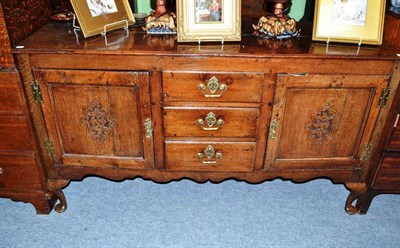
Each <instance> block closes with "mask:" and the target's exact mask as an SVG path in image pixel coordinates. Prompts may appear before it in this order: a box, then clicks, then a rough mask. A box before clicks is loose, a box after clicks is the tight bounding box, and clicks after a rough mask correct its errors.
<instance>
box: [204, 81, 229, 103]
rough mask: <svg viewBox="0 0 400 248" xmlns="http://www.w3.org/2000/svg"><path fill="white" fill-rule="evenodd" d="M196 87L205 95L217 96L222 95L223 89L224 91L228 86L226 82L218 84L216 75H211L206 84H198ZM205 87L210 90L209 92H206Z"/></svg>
mask: <svg viewBox="0 0 400 248" xmlns="http://www.w3.org/2000/svg"><path fill="white" fill-rule="evenodd" d="M198 88H199V90H201V92H202V93H203V95H204V96H205V97H208V98H218V97H220V96H222V93H224V91H226V89H227V88H228V86H227V85H226V84H220V83H219V81H218V79H217V78H216V77H212V78H210V79H209V80H208V82H207V86H206V85H204V84H199V86H198ZM207 88H208V90H209V91H210V94H207V93H206V89H207ZM217 91H218V92H217Z"/></svg>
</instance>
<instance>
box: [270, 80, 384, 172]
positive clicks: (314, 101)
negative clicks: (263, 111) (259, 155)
mask: <svg viewBox="0 0 400 248" xmlns="http://www.w3.org/2000/svg"><path fill="white" fill-rule="evenodd" d="M387 84H388V77H387V76H382V75H379V76H374V75H372V76H356V75H310V76H303V77H296V76H290V75H278V77H277V86H276V94H275V99H274V108H273V114H272V118H271V123H270V133H269V138H268V145H267V154H266V160H265V161H266V167H267V168H276V169H307V168H316V169H352V168H357V167H360V166H361V159H360V158H361V155H362V152H363V150H364V148H366V147H368V145H369V142H370V137H371V135H372V131H373V128H374V125H375V121H376V119H377V116H378V114H379V110H380V108H379V107H378V102H379V98H380V94H381V92H382V90H383V89H385V88H386V87H387Z"/></svg>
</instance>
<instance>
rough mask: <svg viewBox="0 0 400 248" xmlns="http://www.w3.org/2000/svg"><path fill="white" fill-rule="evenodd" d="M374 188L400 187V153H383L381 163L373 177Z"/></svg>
mask: <svg viewBox="0 0 400 248" xmlns="http://www.w3.org/2000/svg"><path fill="white" fill-rule="evenodd" d="M374 188H376V189H399V188H400V153H394V154H389V153H386V154H384V156H383V159H382V164H381V166H380V168H379V171H378V174H377V176H376V179H375V183H374Z"/></svg>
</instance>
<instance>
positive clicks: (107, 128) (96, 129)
mask: <svg viewBox="0 0 400 248" xmlns="http://www.w3.org/2000/svg"><path fill="white" fill-rule="evenodd" d="M82 113H83V117H82V118H81V124H82V125H83V126H85V127H86V131H87V132H88V134H89V136H91V137H94V138H95V139H96V140H97V141H99V142H103V141H104V140H105V139H106V138H107V137H108V136H110V135H111V134H112V132H113V128H114V119H113V118H112V117H111V111H110V109H108V108H107V107H104V106H103V105H102V104H101V103H100V102H99V101H97V100H94V101H93V102H92V103H90V104H89V105H86V106H85V107H83V109H82Z"/></svg>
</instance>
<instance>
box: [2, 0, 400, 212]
mask: <svg viewBox="0 0 400 248" xmlns="http://www.w3.org/2000/svg"><path fill="white" fill-rule="evenodd" d="M28 2H30V5H29V6H30V7H31V8H30V9H29V10H26V11H28V12H24V11H25V10H24V9H22V10H23V11H22V12H23V13H29V16H28V15H27V16H26V17H24V18H19V15H17V13H19V12H21V11H19V10H21V6H23V4H22V0H17V1H2V2H1V4H2V5H3V7H5V10H6V11H5V13H6V18H5V19H6V20H7V26H8V30H9V31H11V32H10V33H9V37H10V40H11V41H12V42H11V43H12V46H13V49H12V52H13V54H14V57H13V56H12V55H11V53H10V52H11V50H10V46H8V47H7V49H5V50H4V51H5V52H3V46H0V48H1V49H2V50H1V53H2V56H1V60H0V61H1V62H3V61H6V63H11V64H12V65H11V68H12V70H13V76H15V78H18V80H16V81H15V87H14V86H12V87H14V88H13V90H10V92H11V91H12V92H13V94H15V92H19V93H18V94H20V95H19V98H18V99H19V100H15V101H14V100H10V99H8V98H7V100H6V103H10V104H6V105H2V106H0V114H1V113H3V112H1V111H3V110H2V109H1V107H3V106H7V107H6V108H7V110H5V111H6V112H7V111H8V112H10V109H13V108H17V107H18V106H17V105H18V104H12V103H16V102H19V101H21V105H24V106H25V110H24V111H22V112H21V116H17V117H16V118H14V117H12V118H14V119H12V118H11V119H10V117H9V114H7V118H3V115H1V117H0V119H1V120H0V125H4V123H6V124H7V123H12V124H13V125H11V126H12V127H13V128H19V126H18V125H19V124H18V123H20V122H18V120H21V119H23V118H26V123H27V124H24V125H28V129H27V130H28V131H27V132H28V135H27V137H25V136H24V137H25V139H22V140H20V141H14V142H9V141H10V140H11V138H7V139H2V140H1V142H0V157H1V159H0V164H1V163H4V161H7V159H9V158H10V157H8V156H9V152H8V151H7V154H6V155H7V157H6V160H5V159H4V158H2V155H3V154H4V152H3V151H2V150H4V149H3V147H5V146H7V147H10V146H11V147H12V146H19V147H20V146H21V145H26V144H27V142H25V143H24V140H29V142H30V143H29V144H30V148H29V149H31V150H29V151H30V152H29V154H32V157H34V159H35V161H34V163H32V164H31V165H29V169H22V168H26V167H23V166H22V167H21V166H19V164H18V161H19V160H20V159H21V158H22V157H23V155H24V154H25V153H24V152H23V153H18V152H17V153H13V157H12V161H8V163H9V164H11V166H12V167H11V166H10V168H18V169H16V170H18V171H19V173H17V174H12V175H14V176H10V175H8V178H9V179H7V180H8V181H7V182H12V183H11V184H8V186H10V185H11V186H12V185H13V183H15V182H16V183H17V184H18V183H20V184H22V183H23V184H24V187H25V189H29V190H28V191H27V192H32V190H31V189H34V190H33V191H34V192H36V193H37V192H39V193H40V197H41V198H40V200H38V201H40V203H39V208H40V206H44V205H45V207H44V208H42V209H45V210H46V209H48V208H50V207H52V206H53V203H54V200H55V199H56V198H57V199H59V200H60V204H59V205H57V208H56V210H57V211H59V212H62V211H64V210H65V209H66V206H67V203H66V199H65V196H64V194H63V192H62V188H63V187H65V186H66V185H67V184H68V183H69V181H70V180H81V179H82V178H84V177H86V176H101V177H104V178H108V179H115V180H122V179H126V178H136V177H142V178H146V179H151V180H153V181H156V182H169V181H172V180H180V179H182V178H189V179H192V180H194V181H197V182H205V181H208V180H210V181H213V182H221V181H223V180H226V179H231V178H234V179H237V180H244V181H247V182H252V183H261V182H264V181H266V180H273V179H275V178H283V179H288V180H292V181H296V182H306V181H308V180H311V179H315V178H328V179H330V180H331V181H332V182H333V183H340V184H344V185H345V186H346V187H347V188H348V189H349V191H350V195H349V197H348V198H347V200H346V204H345V208H346V211H347V212H348V213H350V214H354V213H358V212H360V211H361V213H365V212H366V210H367V209H368V208H367V206H369V204H370V200H371V197H370V194H371V191H369V190H368V189H370V188H371V185H372V184H371V182H372V178H374V177H375V175H376V172H377V171H378V172H379V171H381V169H380V167H379V161H380V160H381V159H382V158H384V159H386V158H387V156H386V155H387V154H388V153H387V152H388V151H386V150H385V152H386V153H385V156H383V155H382V151H383V150H384V149H385V147H386V143H385V140H388V139H389V138H388V137H389V134H390V130H389V129H390V128H389V126H390V125H392V124H393V123H392V122H394V118H395V115H396V113H397V112H396V111H398V98H399V94H398V84H399V79H400V72H399V71H400V69H399V62H398V61H399V60H398V57H397V56H396V52H395V49H394V47H392V46H390V45H389V44H384V45H382V46H378V47H369V46H362V47H361V48H360V49H358V48H357V47H356V46H351V45H329V46H327V45H326V44H323V43H313V42H311V38H310V36H309V35H307V33H306V32H304V34H303V36H302V37H299V38H296V39H291V40H281V41H271V40H259V39H256V38H254V37H251V36H249V35H246V28H244V29H243V30H244V31H243V33H244V35H243V36H242V41H241V42H235V43H229V44H224V45H221V44H218V43H209V44H202V45H200V46H199V45H197V44H178V43H177V42H176V37H175V36H157V35H155V36H154V35H153V36H151V35H147V34H145V33H143V32H141V31H140V30H135V29H130V30H127V31H126V30H117V31H113V32H111V33H109V34H107V36H106V37H102V36H95V37H92V38H89V39H84V38H83V36H82V35H81V34H80V33H79V31H76V30H74V29H73V28H72V27H71V26H70V25H69V24H68V23H56V22H49V21H48V16H49V13H50V12H51V10H50V5H49V4H48V1H47V0H39V1H28ZM0 6H1V5H0ZM0 19H1V18H0ZM3 23H4V22H3ZM27 23H28V24H29V25H26V24H27ZM243 23H247V22H243ZM250 23H251V22H249V23H248V25H247V26H246V25H245V26H244V27H251V25H250ZM0 24H1V22H0ZM43 25H44V26H43ZM42 26H43V27H42ZM19 27H22V28H19ZM29 35H30V36H29ZM28 36H29V37H28ZM3 37H7V35H4V36H2V35H0V39H3ZM14 59H15V61H16V64H17V65H16V66H15V65H14ZM10 61H11V62H10ZM1 66H2V67H3V65H1ZM2 70H8V69H2ZM2 82H7V83H6V84H4V85H6V88H9V87H10V85H13V84H10V83H9V79H7V80H5V81H4V80H2V81H1V83H0V87H2V85H3V83H2ZM13 96H14V95H13ZM2 99H3V98H0V101H2V102H4V100H2ZM26 106H28V109H29V110H27V108H26ZM8 112H7V113H8ZM22 116H23V117H22ZM5 119H6V121H3V120H5ZM16 120H17V121H16ZM24 123H25V122H24ZM6 126H7V125H6ZM2 130H4V129H2ZM21 130H22V129H21ZM6 133H7V135H8V134H9V133H10V132H6ZM1 134H2V133H1V130H0V135H1ZM21 135H22V134H21ZM18 137H20V136H18V135H17V136H15V138H18ZM21 137H22V136H21ZM12 139H14V137H12ZM5 140H6V141H5ZM22 148H23V149H22ZM22 148H21V149H22V150H26V149H28V148H26V149H25V148H24V147H22ZM7 149H8V148H7ZM18 149H20V148H18ZM391 166H392V167H390V168H395V170H398V169H397V168H398V167H397V166H398V164H397V163H392V164H391ZM0 167H2V166H1V165H0ZM7 168H8V167H7ZM33 169H35V170H36V172H35V173H36V174H35V173H31V172H30V171H31V170H33ZM27 172H29V173H30V174H26V173H27ZM23 173H25V174H23ZM0 174H1V173H0ZM21 175H22V176H23V175H25V177H21ZM398 175H399V174H397V176H395V179H394V180H397V182H398ZM383 178H385V177H383ZM25 179H27V180H25ZM1 180H2V178H1V175H0V183H1V182H2V181H1ZM397 185H398V184H397ZM0 186H1V187H2V185H1V184H0ZM8 186H7V189H6V190H3V187H2V189H1V190H0V196H2V197H3V196H5V197H9V195H5V194H3V192H6V191H7V190H9V189H8V188H9V187H8ZM394 187H395V188H396V187H398V186H394ZM7 192H8V191H7ZM390 192H396V191H390ZM14 195H15V194H14ZM29 197H30V196H29V195H26V197H25V198H24V199H22V200H27V199H28V198H29ZM31 199H32V198H29V199H28V201H29V200H31ZM43 201H45V203H43ZM31 202H32V201H31ZM37 205H38V204H37ZM39 212H48V211H39Z"/></svg>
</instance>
